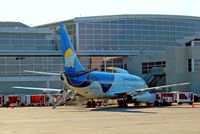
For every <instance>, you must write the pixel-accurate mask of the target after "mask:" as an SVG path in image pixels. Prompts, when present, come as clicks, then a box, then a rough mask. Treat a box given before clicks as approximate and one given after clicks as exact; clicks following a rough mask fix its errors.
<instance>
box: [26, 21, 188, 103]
mask: <svg viewBox="0 0 200 134" xmlns="http://www.w3.org/2000/svg"><path fill="white" fill-rule="evenodd" d="M59 32H60V44H61V48H62V54H63V59H64V72H63V73H61V74H57V73H48V72H38V71H28V70H25V71H26V72H29V73H37V74H42V75H54V76H60V78H61V81H62V82H63V83H64V84H65V85H67V86H68V87H69V88H70V90H73V91H76V92H77V93H78V94H79V95H82V96H84V97H86V98H88V99H109V98H110V99H112V98H115V99H123V100H125V99H126V98H129V99H130V98H131V100H132V101H137V102H144V103H153V102H154V101H155V95H154V94H151V93H149V92H148V91H149V90H152V89H154V90H155V89H158V90H160V89H163V88H167V87H173V86H180V85H188V84H189V83H180V84H172V85H165V86H158V87H151V88H148V86H147V84H146V82H145V81H144V80H143V79H142V78H140V77H138V76H136V75H132V74H129V73H128V72H127V71H126V70H124V69H121V68H115V67H110V68H108V69H110V70H111V71H110V72H101V71H97V70H86V69H85V68H84V67H83V66H82V65H81V64H80V62H79V60H78V57H77V55H76V53H75V50H74V47H73V45H72V42H71V40H70V37H69V34H68V32H67V30H66V28H65V26H64V25H63V24H60V25H59ZM113 72H114V73H113Z"/></svg>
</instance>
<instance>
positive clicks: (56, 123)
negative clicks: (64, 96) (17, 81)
mask: <svg viewBox="0 0 200 134" xmlns="http://www.w3.org/2000/svg"><path fill="white" fill-rule="evenodd" d="M63 133H65V134H188V133H190V134H199V133H200V104H195V108H192V107H191V105H183V106H170V107H152V108H144V107H142V108H133V107H130V108H117V107H114V106H109V107H99V108H92V109H87V108H84V107H83V106H61V107H58V108H56V109H52V108H51V107H22V108H0V134H63Z"/></svg>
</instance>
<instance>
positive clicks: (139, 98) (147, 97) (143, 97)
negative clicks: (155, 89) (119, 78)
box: [132, 92, 156, 103]
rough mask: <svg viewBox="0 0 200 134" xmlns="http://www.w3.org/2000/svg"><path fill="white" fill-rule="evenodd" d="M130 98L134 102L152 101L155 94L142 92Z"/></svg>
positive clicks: (154, 98)
mask: <svg viewBox="0 0 200 134" xmlns="http://www.w3.org/2000/svg"><path fill="white" fill-rule="evenodd" d="M132 99H133V100H135V101H136V102H142V103H154V102H155V100H156V95H155V94H151V93H149V92H144V93H139V94H135V96H133V97H132Z"/></svg>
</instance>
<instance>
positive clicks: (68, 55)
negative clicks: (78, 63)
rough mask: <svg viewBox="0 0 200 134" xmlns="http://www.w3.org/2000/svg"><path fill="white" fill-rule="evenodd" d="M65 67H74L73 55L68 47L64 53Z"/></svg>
mask: <svg viewBox="0 0 200 134" xmlns="http://www.w3.org/2000/svg"><path fill="white" fill-rule="evenodd" d="M64 59H65V67H74V60H75V55H74V52H73V51H72V49H71V48H68V49H67V50H66V51H65V54H64Z"/></svg>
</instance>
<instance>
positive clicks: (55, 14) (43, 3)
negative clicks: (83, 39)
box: [0, 0, 200, 26]
mask: <svg viewBox="0 0 200 134" xmlns="http://www.w3.org/2000/svg"><path fill="white" fill-rule="evenodd" d="M0 3H1V5H0V21H1V22H2V21H3V22H5V21H15V22H16V21H17V22H22V23H24V24H26V25H29V26H37V25H42V24H47V23H52V22H57V21H63V20H68V19H73V18H75V17H84V16H101V15H120V14H169V15H189V16H199V17H200V0H0Z"/></svg>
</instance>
